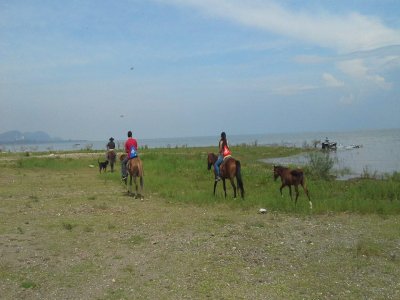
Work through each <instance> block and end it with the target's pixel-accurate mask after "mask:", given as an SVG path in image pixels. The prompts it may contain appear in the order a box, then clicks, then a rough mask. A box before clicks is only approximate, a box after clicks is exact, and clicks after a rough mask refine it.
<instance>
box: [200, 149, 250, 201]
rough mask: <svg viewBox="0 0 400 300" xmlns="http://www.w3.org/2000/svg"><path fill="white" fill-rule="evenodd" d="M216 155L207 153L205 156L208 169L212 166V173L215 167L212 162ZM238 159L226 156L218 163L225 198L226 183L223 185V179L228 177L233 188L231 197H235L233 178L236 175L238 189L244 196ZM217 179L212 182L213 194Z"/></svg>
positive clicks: (216, 157)
mask: <svg viewBox="0 0 400 300" xmlns="http://www.w3.org/2000/svg"><path fill="white" fill-rule="evenodd" d="M217 159H218V156H216V155H215V154H214V153H208V156H207V168H208V170H210V169H211V166H212V167H213V170H214V175H216V173H215V168H214V164H215V162H216V161H217ZM240 168H241V167H240V161H238V160H235V159H234V158H232V157H227V158H225V159H224V161H223V162H222V164H221V165H220V175H221V178H222V183H223V186H224V193H225V198H226V185H225V179H229V181H230V182H231V185H232V188H233V197H234V198H236V185H235V182H234V180H233V179H234V178H235V177H236V181H237V185H238V188H239V190H240V196H241V197H242V198H244V188H243V180H242V174H241V172H240ZM217 183H218V182H217V181H215V182H214V195H215V188H216V187H217Z"/></svg>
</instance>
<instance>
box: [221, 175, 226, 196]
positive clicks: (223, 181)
mask: <svg viewBox="0 0 400 300" xmlns="http://www.w3.org/2000/svg"><path fill="white" fill-rule="evenodd" d="M222 184H223V186H224V193H225V198H226V184H225V178H222Z"/></svg>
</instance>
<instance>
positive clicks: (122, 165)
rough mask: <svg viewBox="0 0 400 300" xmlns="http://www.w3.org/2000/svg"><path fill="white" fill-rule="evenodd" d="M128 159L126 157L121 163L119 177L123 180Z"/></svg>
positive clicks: (125, 175)
mask: <svg viewBox="0 0 400 300" xmlns="http://www.w3.org/2000/svg"><path fill="white" fill-rule="evenodd" d="M128 160H129V158H128V156H126V157H125V158H124V159H123V160H122V162H121V177H122V178H123V179H124V178H126V177H127V176H128V172H127V170H126V164H127V162H128Z"/></svg>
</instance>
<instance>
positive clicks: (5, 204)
mask: <svg viewBox="0 0 400 300" xmlns="http://www.w3.org/2000/svg"><path fill="white" fill-rule="evenodd" d="M211 150H215V149H211V148H210V149H207V148H194V149H190V148H174V149H146V150H142V152H141V154H142V159H143V163H144V169H145V193H144V194H145V199H144V200H143V201H141V200H137V199H134V198H132V197H129V196H127V194H126V188H125V186H124V185H123V184H121V182H120V179H119V173H118V172H116V173H106V174H99V172H98V169H97V159H98V158H102V157H103V156H104V155H103V153H60V154H56V155H51V156H50V155H49V153H43V154H41V155H35V156H34V155H32V154H31V155H30V156H26V155H24V154H15V153H5V154H4V153H3V154H0V186H1V189H0V217H1V218H0V252H1V260H0V298H1V299H303V298H304V299H361V298H363V299H364V298H366V299H399V298H400V281H399V278H400V276H399V275H400V268H399V267H400V218H399V212H400V180H399V177H398V175H396V174H395V175H394V176H389V177H388V178H387V180H373V179H365V180H353V181H347V182H341V181H326V180H321V179H318V178H312V177H309V178H308V181H307V182H308V187H309V190H310V194H311V198H312V200H313V204H314V209H313V210H312V211H310V210H309V208H308V202H307V201H306V198H305V195H304V193H303V192H302V191H300V198H299V202H298V204H297V207H295V206H294V203H293V202H291V201H290V198H289V196H288V191H287V190H284V197H283V198H281V197H280V195H279V182H275V181H273V178H272V170H271V166H269V165H265V164H263V163H261V162H259V159H261V158H270V157H277V156H287V155H291V154H296V153H298V152H299V149H289V148H274V147H245V146H241V147H234V148H233V153H234V154H235V157H237V158H238V159H240V160H241V162H242V173H243V180H244V187H245V190H246V197H245V199H244V200H241V199H240V198H238V199H235V200H234V199H232V189H231V187H230V186H229V185H228V186H227V189H228V197H227V198H226V199H225V198H224V197H223V192H222V185H221V184H219V186H218V188H217V195H216V197H214V196H213V195H212V187H213V175H212V174H211V172H210V171H208V170H207V168H206V154H207V152H208V151H211ZM91 165H95V167H94V168H92V167H90V166H91ZM119 167H120V166H119V164H118V165H117V169H118V170H119ZM259 208H266V209H267V213H266V214H259V213H258V210H259Z"/></svg>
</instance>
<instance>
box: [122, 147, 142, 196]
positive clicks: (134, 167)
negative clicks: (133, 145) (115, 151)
mask: <svg viewBox="0 0 400 300" xmlns="http://www.w3.org/2000/svg"><path fill="white" fill-rule="evenodd" d="M125 157H126V154H122V155H121V156H120V158H119V160H120V161H121V162H122V161H123V160H124V158H125ZM127 169H128V173H129V186H128V195H131V194H133V193H132V179H133V181H134V182H135V187H136V194H135V197H136V198H140V199H143V195H142V193H143V163H142V160H141V159H140V158H139V156H137V157H135V158H131V159H129V160H128V163H127ZM137 177H139V181H140V193H138V184H137ZM125 184H126V185H127V180H125Z"/></svg>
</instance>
